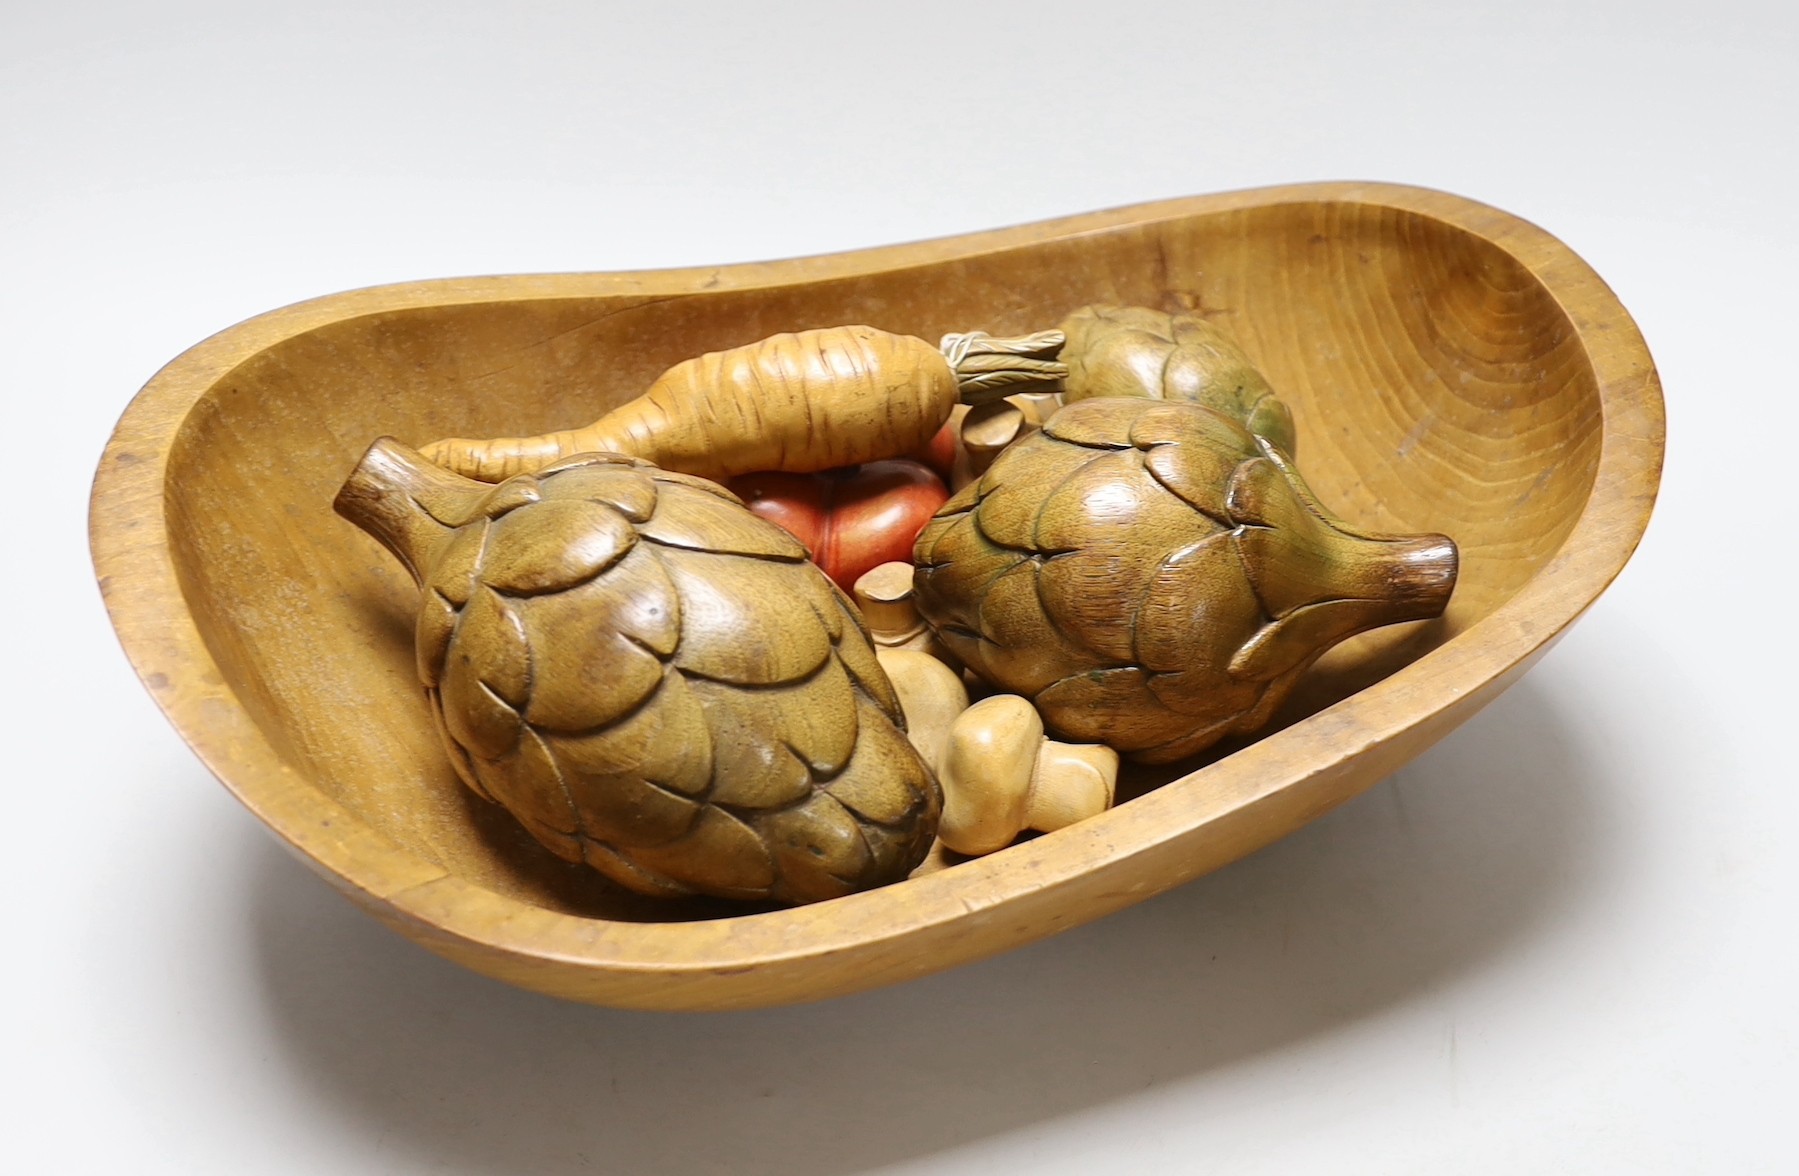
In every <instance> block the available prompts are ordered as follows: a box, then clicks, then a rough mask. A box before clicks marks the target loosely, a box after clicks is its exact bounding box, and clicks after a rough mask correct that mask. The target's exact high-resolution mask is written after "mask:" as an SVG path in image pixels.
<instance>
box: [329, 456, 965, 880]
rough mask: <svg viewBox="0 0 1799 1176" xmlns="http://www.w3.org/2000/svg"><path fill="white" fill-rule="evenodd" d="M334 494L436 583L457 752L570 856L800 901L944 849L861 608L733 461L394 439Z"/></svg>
mask: <svg viewBox="0 0 1799 1176" xmlns="http://www.w3.org/2000/svg"><path fill="white" fill-rule="evenodd" d="M921 469H922V467H921ZM923 472H925V475H926V476H927V477H933V478H934V475H931V474H929V472H928V471H923ZM334 506H335V507H336V509H337V512H338V513H339V514H341V515H343V516H344V517H345V518H346V519H348V520H350V521H351V522H353V523H355V524H356V525H357V526H359V527H361V528H362V529H363V530H364V531H366V532H368V533H369V534H370V535H371V536H373V537H374V538H375V539H377V540H378V541H379V542H380V543H381V544H382V546H384V547H386V548H387V549H388V550H389V551H390V552H392V553H393V554H394V556H395V557H397V558H398V559H399V561H400V562H401V564H403V565H404V566H405V567H406V569H407V570H408V571H409V572H410V573H411V574H412V577H413V580H414V581H415V582H416V583H417V584H418V587H419V596H420V600H419V606H418V608H419V611H418V625H417V637H416V642H417V655H418V672H419V681H420V684H421V685H422V686H423V688H424V691H425V697H426V698H427V700H428V701H429V702H430V705H431V710H432V714H433V716H434V717H435V718H436V720H437V724H438V729H439V731H440V732H441V733H442V735H443V739H444V749H445V750H446V751H447V752H448V753H449V757H450V762H451V763H452V765H453V766H454V767H455V769H456V771H457V774H458V775H460V776H461V777H462V780H463V782H464V783H466V784H467V785H468V786H469V787H470V788H471V789H473V790H474V791H475V792H476V793H477V794H478V795H480V796H481V797H483V798H484V799H486V800H489V801H493V802H495V803H497V804H499V805H500V806H501V807H502V808H504V809H505V810H506V811H507V812H509V813H511V814H512V815H513V816H514V817H515V818H517V819H518V821H519V823H520V824H521V825H523V826H524V828H525V830H526V831H527V832H528V833H530V834H531V836H532V837H533V838H534V839H535V840H536V841H537V842H538V843H539V844H540V845H542V846H543V847H544V848H546V849H548V850H549V851H550V852H551V853H553V854H555V855H556V856H557V857H559V858H562V859H563V860H565V861H569V862H577V863H582V864H585V865H588V866H591V867H593V868H594V869H595V870H598V871H599V872H600V873H602V874H604V875H606V876H607V877H609V878H611V879H612V880H613V881H615V882H617V883H618V884H619V885H621V886H623V887H625V888H626V889H628V890H632V891H636V892H638V893H640V894H647V895H651V896H655V897H662V898H669V897H683V896H688V895H694V894H704V895H710V896H712V897H715V898H734V899H747V900H760V901H769V900H772V901H775V902H782V903H802V902H818V901H820V900H823V899H827V898H837V897H840V896H842V895H845V894H849V893H852V892H854V891H857V890H866V889H868V888H869V887H871V886H881V885H885V884H887V883H889V882H897V881H899V880H900V879H902V878H904V877H905V876H906V875H907V874H908V873H909V872H910V871H911V870H912V869H913V868H914V867H915V866H917V865H918V864H919V862H920V861H922V860H923V859H924V856H925V854H926V852H927V851H928V850H929V849H930V847H931V838H932V835H933V834H934V832H935V831H936V823H937V815H938V811H939V809H940V807H941V798H940V795H939V793H938V789H937V785H936V781H935V779H934V778H933V776H932V773H931V771H930V769H929V768H927V767H926V766H925V762H924V761H923V760H922V759H921V758H920V756H919V754H918V753H917V752H915V751H914V750H913V744H912V743H909V742H908V741H907V740H906V738H905V737H904V732H905V730H906V727H905V718H904V715H903V714H902V711H901V709H900V698H899V697H898V696H897V695H896V694H895V690H894V686H893V685H891V684H890V683H889V682H888V680H887V678H886V676H885V675H884V674H883V672H882V671H881V669H880V668H879V663H878V662H877V661H876V658H875V651H874V648H873V647H872V646H871V645H870V643H869V639H868V634H867V631H866V630H865V629H864V628H863V627H862V619H861V617H860V616H859V615H857V613H856V610H855V608H854V607H853V606H852V605H851V604H850V602H849V600H848V599H847V598H846V597H845V596H844V595H843V593H842V592H841V591H838V590H835V589H833V588H832V586H831V585H830V583H829V582H828V581H827V580H826V579H825V575H824V572H823V571H822V570H821V569H820V568H819V567H818V566H817V565H816V564H814V563H812V562H811V561H809V560H808V559H807V558H806V550H805V548H804V547H802V546H801V545H800V543H799V541H798V540H796V539H794V538H793V536H791V535H789V534H788V533H787V532H786V531H784V530H782V529H781V528H779V527H777V526H776V525H774V524H773V523H770V522H767V521H766V520H763V519H760V518H757V517H756V516H755V515H753V514H751V513H750V512H749V511H748V510H747V509H746V508H745V507H744V506H743V504H742V503H741V502H740V501H738V500H737V499H736V498H735V497H733V496H732V495H731V494H730V492H729V491H727V490H725V489H724V488H723V487H721V486H719V485H718V484H717V483H714V482H707V481H704V480H702V479H699V478H694V477H691V476H689V475H686V474H679V473H671V472H667V471H663V470H660V469H657V468H655V467H654V466H649V465H645V464H643V463H642V462H641V461H639V459H636V458H629V457H623V456H620V455H617V454H605V453H590V454H584V455H578V456H576V457H572V458H568V459H566V460H564V461H561V462H558V463H556V464H555V465H553V466H549V467H547V468H545V469H543V470H540V471H538V472H537V473H535V474H521V475H519V476H517V477H514V478H511V479H509V480H507V481H505V482H503V483H501V484H500V485H498V486H491V487H490V486H487V485H486V484H484V483H481V482H474V481H470V480H469V479H467V478H462V477H459V476H457V475H456V474H453V473H450V472H449V471H447V470H444V469H443V468H442V467H440V466H436V465H433V464H432V463H430V462H428V461H426V460H425V459H424V457H423V456H421V455H420V454H419V453H418V451H416V450H413V449H410V448H408V447H406V446H404V445H401V444H399V443H397V442H394V441H392V440H391V439H382V440H379V441H377V442H375V444H374V445H372V446H371V447H370V448H369V451H368V452H367V453H365V454H364V455H363V457H362V460H361V461H360V462H358V463H357V465H356V468H355V469H354V470H353V471H351V473H350V476H349V478H348V480H346V481H345V483H344V486H343V488H342V489H341V490H340V491H339V492H338V495H337V499H336V501H335V503H334ZM927 660H929V659H927ZM933 664H935V663H933ZM938 668H939V669H942V667H941V666H939V667H938ZM943 672H945V673H948V672H949V671H948V670H944V671H943Z"/></svg>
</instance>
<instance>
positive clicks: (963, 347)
mask: <svg viewBox="0 0 1799 1176" xmlns="http://www.w3.org/2000/svg"><path fill="white" fill-rule="evenodd" d="M1063 342H1064V338H1063V335H1062V332H1060V331H1039V332H1036V333H1034V334H1031V335H1028V336H1024V337H1021V338H1015V339H998V338H994V337H993V336H992V335H990V334H988V333H987V332H984V331H965V332H952V333H950V334H947V335H945V336H944V338H943V343H942V348H941V350H940V349H939V348H936V347H933V346H931V345H930V344H929V343H926V342H925V341H924V340H923V339H919V338H915V337H913V336H911V335H896V334H893V333H891V332H889V331H881V330H876V329H875V328H873V327H867V326H860V325H852V326H834V327H824V328H819V329H812V330H805V331H800V332H798V333H797V334H796V333H792V332H782V333H780V334H777V335H771V336H769V337H768V338H766V339H758V340H756V341H755V342H754V343H748V344H745V345H743V346H741V347H730V348H726V349H725V350H723V351H708V352H706V353H705V354H704V355H698V356H695V357H694V358H692V359H689V360H685V361H683V362H681V363H678V364H676V365H675V366H673V367H671V368H669V369H668V370H667V371H666V372H663V373H662V374H661V375H660V376H658V377H657V378H656V381H655V382H654V383H652V384H651V385H650V387H649V389H648V390H647V391H646V392H644V394H643V395H642V396H639V397H636V398H635V399H633V400H630V401H628V402H626V403H625V404H622V405H620V406H619V407H618V408H616V409H614V410H612V411H611V412H609V413H607V414H606V415H604V416H602V417H601V418H600V419H599V420H597V421H595V422H593V423H592V424H590V425H587V426H585V427H583V428H577V429H565V430H556V431H552V432H549V433H543V434H539V435H537V436H532V437H499V438H495V439H493V440H487V441H479V440H469V439H467V438H462V437H451V438H446V439H444V440H440V441H433V442H432V443H430V444H429V445H426V446H425V449H424V452H425V455H426V456H427V457H429V458H430V459H431V460H433V461H435V462H439V463H441V464H442V465H445V466H447V467H449V468H450V469H453V470H455V471H457V472H458V473H462V474H466V475H468V476H469V477H471V478H481V479H484V480H486V481H499V480H500V479H502V478H508V477H511V476H512V475H513V474H516V473H521V472H524V471H529V470H534V469H537V468H539V467H540V466H543V465H546V464H548V463H550V462H552V461H555V460H557V459H558V458H561V457H566V456H569V455H571V454H576V453H593V452H602V453H627V454H630V455H631V456H633V457H641V458H643V459H644V460H646V461H650V462H653V463H655V464H656V465H658V466H661V467H662V468H663V469H668V470H678V471H680V472H682V473H688V474H698V475H699V476H701V477H705V478H714V479H717V480H718V481H721V482H722V481H724V480H726V479H728V478H731V477H733V476H735V475H738V474H749V473H757V472H760V471H765V470H779V471H782V472H785V473H796V474H804V473H813V472H816V471H819V470H834V469H842V468H844V467H846V466H855V465H861V464H862V463H864V462H873V461H880V460H882V459H884V458H899V457H905V456H906V455H908V454H911V453H915V452H917V451H918V450H920V449H922V448H924V447H925V446H926V445H928V444H929V443H930V441H931V438H932V437H933V436H934V435H935V434H936V433H937V431H938V430H939V429H941V428H942V427H943V424H944V422H945V421H947V420H948V419H949V415H950V410H951V409H953V408H954V407H955V406H956V405H957V403H959V402H962V401H966V402H967V403H970V404H975V403H984V402H985V401H987V400H990V399H995V398H998V397H999V396H1001V395H1003V394H1005V393H1006V392H1007V391H1008V390H1012V389H1017V390H1020V391H1024V390H1034V389H1041V388H1056V387H1059V386H1060V384H1061V381H1062V378H1063V377H1064V376H1066V375H1067V374H1068V369H1067V368H1066V367H1065V366H1063V365H1062V363H1061V362H1059V361H1058V360H1056V359H1055V354H1056V353H1057V352H1058V351H1060V350H1061V349H1062V344H1063ZM851 579H852V580H853V579H854V577H851Z"/></svg>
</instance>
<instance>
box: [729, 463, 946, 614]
mask: <svg viewBox="0 0 1799 1176" xmlns="http://www.w3.org/2000/svg"><path fill="white" fill-rule="evenodd" d="M728 485H729V486H730V488H731V490H732V492H733V493H735V494H736V495H737V496H738V497H740V498H742V499H743V501H744V505H746V506H748V507H749V508H750V510H752V511H753V512H755V513H756V514H758V515H760V516H762V517H763V518H765V519H767V520H768V521H770V522H771V523H775V524H777V525H778V526H780V527H781V528H782V529H783V530H785V531H786V532H787V533H788V534H790V535H792V536H793V537H794V538H795V539H798V540H799V541H800V542H801V543H803V544H805V545H806V550H808V551H810V552H811V553H812V561H813V562H814V563H816V564H817V565H818V566H819V567H821V568H823V569H824V570H825V574H826V575H827V576H830V577H831V579H833V580H835V581H836V582H837V586H838V587H840V588H842V589H844V590H845V591H848V590H849V588H850V587H851V586H852V585H854V584H855V582H856V580H857V579H858V578H860V577H861V575H862V573H864V572H866V571H868V570H869V569H870V568H873V567H876V566H878V565H880V564H884V563H887V562H888V561H890V560H896V559H903V560H906V561H907V562H908V564H909V563H910V561H911V559H912V544H913V543H914V542H916V541H917V539H918V533H919V531H921V530H923V529H924V525H925V523H927V522H929V521H930V518H931V516H932V515H933V514H936V513H937V508H938V507H940V506H942V505H943V504H944V502H945V500H947V499H948V498H949V489H948V488H947V487H945V486H944V484H943V480H942V479H941V478H939V477H938V476H937V475H936V474H934V473H932V472H931V471H930V470H928V469H926V468H925V467H924V466H923V465H921V464H920V463H918V462H916V461H906V460H904V459H899V460H894V461H871V462H869V463H868V464H867V465H863V466H857V467H855V468H854V469H848V470H827V471H825V472H824V473H818V474H783V473H761V474H745V475H744V476H743V477H741V478H732V479H731V481H730V482H729V483H728Z"/></svg>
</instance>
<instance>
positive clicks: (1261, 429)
mask: <svg viewBox="0 0 1799 1176" xmlns="http://www.w3.org/2000/svg"><path fill="white" fill-rule="evenodd" d="M1062 329H1063V331H1065V332H1066V333H1067V335H1068V343H1067V346H1066V347H1065V348H1064V349H1063V353H1062V358H1063V361H1064V362H1066V363H1067V364H1068V381H1067V384H1066V387H1065V388H1064V391H1063V396H1064V399H1065V400H1066V401H1067V402H1068V403H1071V404H1072V403H1073V402H1075V401H1077V400H1088V399H1091V398H1094V397H1104V396H1147V397H1150V398H1152V399H1157V400H1181V401H1186V402H1188V403H1191V404H1202V405H1204V406H1206V407H1207V408H1213V409H1217V410H1218V411H1219V412H1221V413H1223V414H1224V415H1225V416H1228V417H1230V418H1231V419H1232V420H1235V421H1241V422H1242V423H1243V425H1244V426H1245V427H1247V428H1248V429H1249V431H1250V432H1252V433H1254V434H1256V435H1257V436H1260V437H1266V438H1268V440H1270V441H1272V442H1274V444H1275V445H1276V446H1277V447H1278V448H1280V449H1281V450H1283V451H1285V452H1286V454H1287V455H1288V456H1289V457H1291V456H1292V455H1293V454H1294V453H1296V452H1297V449H1296V446H1297V443H1298V439H1297V438H1296V437H1295V435H1294V431H1293V414H1292V413H1291V412H1290V411H1288V409H1287V406H1286V405H1285V404H1283V403H1281V401H1280V399H1279V398H1278V397H1277V396H1275V394H1274V390H1273V389H1272V388H1270V387H1269V386H1268V381H1267V380H1266V379H1264V378H1263V377H1262V373H1261V372H1259V371H1257V370H1256V368H1255V365H1254V364H1252V363H1250V362H1249V357H1248V356H1246V355H1244V354H1243V350H1242V349H1241V348H1240V347H1238V346H1237V343H1236V340H1234V339H1232V338H1231V337H1230V336H1229V335H1228V334H1226V333H1225V332H1224V331H1223V330H1221V329H1219V328H1218V327H1216V326H1214V325H1213V324H1212V323H1209V322H1207V321H1206V320H1205V319H1203V318H1200V317H1198V316H1196V315H1188V314H1165V313H1163V312H1162V311H1159V310H1151V309H1149V308H1148V307H1143V306H1083V307H1082V308H1081V309H1079V310H1077V311H1075V312H1074V313H1073V314H1071V315H1069V316H1068V318H1066V319H1065V320H1063V323H1062Z"/></svg>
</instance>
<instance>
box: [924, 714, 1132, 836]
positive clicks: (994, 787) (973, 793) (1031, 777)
mask: <svg viewBox="0 0 1799 1176" xmlns="http://www.w3.org/2000/svg"><path fill="white" fill-rule="evenodd" d="M936 767H937V774H938V777H939V779H940V780H941V781H942V782H943V820H942V822H941V823H940V824H939V825H938V829H937V836H938V838H939V839H941V840H942V842H943V844H944V845H945V846H947V847H948V848H950V849H952V850H955V851H956V852H957V853H965V854H970V855H980V854H988V853H992V852H994V851H995V850H999V849H1004V848H1005V847H1006V846H1008V845H1010V844H1011V843H1012V841H1013V839H1014V838H1016V837H1017V836H1018V835H1019V834H1020V833H1022V832H1024V831H1025V830H1026V829H1035V830H1037V831H1039V832H1042V833H1053V832H1055V831H1056V830H1057V829H1066V828H1067V827H1068V826H1070V825H1072V824H1074V823H1075V822H1076V821H1084V820H1086V819H1087V818H1088V817H1096V816H1098V815H1099V814H1100V813H1102V812H1104V811H1105V810H1106V809H1108V808H1110V807H1111V806H1112V798H1113V796H1114V795H1115V794H1116V791H1117V787H1118V753H1117V752H1116V751H1114V750H1112V749H1111V748H1109V747H1102V746H1100V745H1098V744H1085V745H1076V744H1070V743H1058V742H1056V741H1055V740H1053V739H1046V738H1044V736H1043V720H1042V719H1041V718H1039V717H1038V715H1037V711H1036V710H1035V708H1033V707H1032V706H1031V704H1030V703H1029V702H1027V701H1026V700H1025V699H1022V698H1020V697H1019V696H1018V695H1016V694H995V695H992V696H991V697H988V698H983V699H982V700H981V701H979V702H977V703H975V704H974V705H973V706H971V707H968V708H967V709H966V710H964V711H962V712H961V713H960V714H958V715H957V716H956V717H955V719H954V721H952V722H951V723H950V725H949V729H948V731H947V732H946V733H945V737H944V740H943V747H942V751H941V752H940V753H939V756H938V759H937V763H936Z"/></svg>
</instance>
